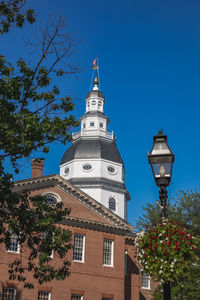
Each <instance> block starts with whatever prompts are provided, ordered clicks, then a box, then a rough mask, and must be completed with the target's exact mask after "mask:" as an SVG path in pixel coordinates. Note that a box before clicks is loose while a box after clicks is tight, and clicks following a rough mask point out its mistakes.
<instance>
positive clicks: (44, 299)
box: [38, 292, 51, 300]
mask: <svg viewBox="0 0 200 300" xmlns="http://www.w3.org/2000/svg"><path fill="white" fill-rule="evenodd" d="M50 295H51V294H50V293H49V292H38V300H50Z"/></svg>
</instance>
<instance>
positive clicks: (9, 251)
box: [6, 232, 20, 254]
mask: <svg viewBox="0 0 200 300" xmlns="http://www.w3.org/2000/svg"><path fill="white" fill-rule="evenodd" d="M12 239H15V240H17V235H16V234H15V233H12V232H11V234H10V242H11V240H12ZM16 244H17V251H15V250H10V248H11V245H10V246H6V252H8V253H17V254H19V253H20V246H19V242H18V241H17V243H16Z"/></svg>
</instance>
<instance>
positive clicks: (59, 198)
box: [42, 190, 62, 203]
mask: <svg viewBox="0 0 200 300" xmlns="http://www.w3.org/2000/svg"><path fill="white" fill-rule="evenodd" d="M48 194H52V196H54V197H55V198H56V200H57V201H58V203H59V202H62V199H61V197H60V195H59V194H57V193H55V192H54V191H51V190H49V191H48V192H44V193H43V194H42V196H43V197H45V196H46V195H48Z"/></svg>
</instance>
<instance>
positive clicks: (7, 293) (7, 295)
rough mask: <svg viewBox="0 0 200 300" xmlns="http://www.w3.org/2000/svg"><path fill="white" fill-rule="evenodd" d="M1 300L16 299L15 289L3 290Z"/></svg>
mask: <svg viewBox="0 0 200 300" xmlns="http://www.w3.org/2000/svg"><path fill="white" fill-rule="evenodd" d="M1 299H2V300H15V299H16V289H13V288H3V293H2V298H1Z"/></svg>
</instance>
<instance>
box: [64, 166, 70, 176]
mask: <svg viewBox="0 0 200 300" xmlns="http://www.w3.org/2000/svg"><path fill="white" fill-rule="evenodd" d="M64 173H65V175H68V174H69V167H66V168H65V170H64Z"/></svg>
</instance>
